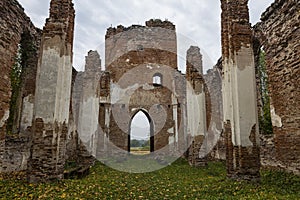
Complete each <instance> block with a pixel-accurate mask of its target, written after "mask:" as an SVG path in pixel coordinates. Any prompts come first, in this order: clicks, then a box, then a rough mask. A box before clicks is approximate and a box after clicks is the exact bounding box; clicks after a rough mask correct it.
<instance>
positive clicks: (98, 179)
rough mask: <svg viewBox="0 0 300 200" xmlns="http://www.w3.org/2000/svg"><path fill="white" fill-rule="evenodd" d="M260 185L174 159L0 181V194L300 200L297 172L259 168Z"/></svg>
mask: <svg viewBox="0 0 300 200" xmlns="http://www.w3.org/2000/svg"><path fill="white" fill-rule="evenodd" d="M261 174H262V181H261V183H260V184H254V183H249V182H244V181H241V182H237V181H232V180H229V179H227V178H226V170H225V165H224V163H222V162H211V163H209V164H208V165H207V166H206V167H202V168H193V167H190V166H189V165H188V163H187V162H186V161H185V160H183V159H179V160H177V161H176V162H174V163H173V164H172V165H169V166H168V167H166V168H163V169H161V170H158V171H154V172H150V173H141V174H131V173H125V172H120V171H117V170H113V169H111V168H109V167H107V166H105V165H103V164H101V163H99V162H98V163H97V164H96V165H95V166H94V167H92V168H91V173H90V175H88V176H87V177H85V178H83V179H73V180H63V181H60V182H55V183H48V184H28V183H26V182H22V181H14V180H0V199H131V200H132V199H151V200H152V199H299V197H300V177H298V176H294V175H291V174H287V173H284V172H275V171H262V173H261Z"/></svg>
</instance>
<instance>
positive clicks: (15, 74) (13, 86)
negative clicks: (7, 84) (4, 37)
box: [7, 44, 22, 134]
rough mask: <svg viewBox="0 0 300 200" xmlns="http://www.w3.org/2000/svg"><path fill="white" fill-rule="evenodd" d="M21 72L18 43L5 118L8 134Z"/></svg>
mask: <svg viewBox="0 0 300 200" xmlns="http://www.w3.org/2000/svg"><path fill="white" fill-rule="evenodd" d="M21 74H22V47H21V45H20V44H19V46H18V52H17V55H16V57H15V63H14V65H13V66H12V69H11V73H10V81H11V89H12V91H11V92H12V93H11V99H10V108H9V113H10V114H9V118H8V120H7V130H8V134H11V133H12V127H13V123H14V118H15V112H16V110H17V100H18V97H19V94H20V87H21Z"/></svg>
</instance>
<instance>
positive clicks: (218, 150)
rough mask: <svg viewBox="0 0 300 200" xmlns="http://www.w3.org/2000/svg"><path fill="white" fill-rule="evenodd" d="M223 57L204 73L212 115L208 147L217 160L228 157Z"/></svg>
mask: <svg viewBox="0 0 300 200" xmlns="http://www.w3.org/2000/svg"><path fill="white" fill-rule="evenodd" d="M221 73H222V59H219V60H218V62H217V64H216V65H215V66H214V67H213V69H210V70H208V71H207V73H206V74H205V75H204V80H205V84H206V86H207V92H208V93H209V101H210V104H211V106H210V107H211V109H208V110H207V112H210V113H209V114H208V115H207V116H210V120H209V122H210V123H209V124H208V136H207V137H208V141H209V145H208V148H209V149H210V151H211V152H210V156H209V157H210V158H211V159H217V160H225V159H226V146H225V138H224V134H222V128H223V98H222V74H221Z"/></svg>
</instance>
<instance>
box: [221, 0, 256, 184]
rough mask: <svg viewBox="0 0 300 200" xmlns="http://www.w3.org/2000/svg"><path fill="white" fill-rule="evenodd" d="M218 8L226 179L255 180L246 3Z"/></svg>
mask: <svg viewBox="0 0 300 200" xmlns="http://www.w3.org/2000/svg"><path fill="white" fill-rule="evenodd" d="M221 7H222V14H221V21H222V33H221V34H222V59H223V61H222V62H223V64H222V65H223V76H222V92H223V116H224V118H223V121H224V133H225V138H226V147H227V152H226V162H227V175H228V176H229V177H231V178H234V179H247V180H258V179H259V169H260V160H259V143H258V139H259V138H258V136H259V135H258V134H259V130H258V118H257V102H256V86H255V83H256V81H255V64H254V54H253V41H252V31H251V29H250V24H249V11H248V0H221Z"/></svg>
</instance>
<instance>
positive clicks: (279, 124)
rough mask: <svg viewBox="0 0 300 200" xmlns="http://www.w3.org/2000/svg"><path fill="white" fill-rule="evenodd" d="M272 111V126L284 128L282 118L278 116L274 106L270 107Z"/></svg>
mask: <svg viewBox="0 0 300 200" xmlns="http://www.w3.org/2000/svg"><path fill="white" fill-rule="evenodd" d="M270 109H271V110H270V112H271V120H272V125H273V126H276V127H279V128H280V127H282V122H281V118H280V117H279V116H278V115H277V114H276V112H275V108H274V106H273V105H270Z"/></svg>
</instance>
